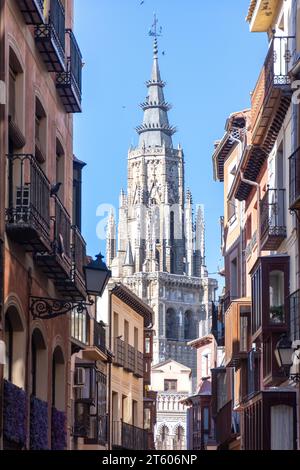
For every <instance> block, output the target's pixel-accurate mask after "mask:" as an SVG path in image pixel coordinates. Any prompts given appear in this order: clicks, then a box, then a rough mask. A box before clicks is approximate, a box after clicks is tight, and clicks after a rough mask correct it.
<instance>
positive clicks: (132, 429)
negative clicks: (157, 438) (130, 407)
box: [112, 421, 148, 450]
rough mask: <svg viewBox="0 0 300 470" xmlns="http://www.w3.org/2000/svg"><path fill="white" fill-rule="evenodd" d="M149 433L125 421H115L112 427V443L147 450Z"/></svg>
mask: <svg viewBox="0 0 300 470" xmlns="http://www.w3.org/2000/svg"><path fill="white" fill-rule="evenodd" d="M147 436H148V433H147V431H146V430H145V429H141V428H138V427H136V426H133V425H131V424H127V423H124V422H123V421H114V422H113V427H112V445H113V447H114V448H121V449H126V450H146V449H147Z"/></svg>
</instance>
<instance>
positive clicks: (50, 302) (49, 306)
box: [29, 253, 111, 320]
mask: <svg viewBox="0 0 300 470" xmlns="http://www.w3.org/2000/svg"><path fill="white" fill-rule="evenodd" d="M102 260H103V256H102V255H101V253H100V254H99V255H97V256H96V260H93V261H91V262H90V263H89V264H88V265H87V266H84V267H83V269H84V274H85V287H86V292H87V294H88V295H89V296H93V295H94V296H99V297H101V296H102V295H103V292H104V290H105V288H106V286H107V283H108V281H109V279H110V277H111V271H110V270H109V269H108V268H107V266H106V264H105V263H104V262H103V261H102ZM92 305H94V301H93V299H90V300H89V301H88V302H86V301H84V300H79V301H74V300H72V299H70V300H68V299H67V300H62V299H48V298H45V297H32V296H31V297H30V307H29V309H30V312H31V314H32V316H33V318H40V319H42V320H51V319H52V318H56V317H59V316H62V315H66V314H67V313H69V312H71V311H73V310H75V309H76V310H77V312H78V313H83V312H84V311H86V310H87V308H88V307H90V306H92Z"/></svg>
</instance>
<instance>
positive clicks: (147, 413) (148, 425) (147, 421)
mask: <svg viewBox="0 0 300 470" xmlns="http://www.w3.org/2000/svg"><path fill="white" fill-rule="evenodd" d="M144 429H151V410H150V409H149V408H145V409H144Z"/></svg>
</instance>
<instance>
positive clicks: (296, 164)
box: [289, 147, 300, 210]
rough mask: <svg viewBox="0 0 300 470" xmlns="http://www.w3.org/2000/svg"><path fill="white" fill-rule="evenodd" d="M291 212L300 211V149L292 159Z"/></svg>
mask: <svg viewBox="0 0 300 470" xmlns="http://www.w3.org/2000/svg"><path fill="white" fill-rule="evenodd" d="M289 188H290V210H296V209H297V210H298V209H300V147H299V148H298V149H297V150H296V151H295V152H294V153H293V154H292V155H291V157H290V184H289Z"/></svg>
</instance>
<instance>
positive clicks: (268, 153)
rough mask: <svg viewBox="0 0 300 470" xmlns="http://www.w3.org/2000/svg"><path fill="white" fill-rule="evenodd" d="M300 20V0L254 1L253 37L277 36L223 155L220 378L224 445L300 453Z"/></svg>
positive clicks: (219, 429) (218, 155)
mask: <svg viewBox="0 0 300 470" xmlns="http://www.w3.org/2000/svg"><path fill="white" fill-rule="evenodd" d="M299 19H300V3H299V1H297V0H288V1H280V0H277V1H271V0H269V1H259V0H252V1H251V4H250V7H249V12H248V16H247V21H248V22H249V24H250V31H251V32H265V33H267V35H268V39H269V49H268V52H267V55H266V59H265V63H264V65H263V67H262V70H261V72H260V74H259V77H258V81H257V83H256V85H255V88H254V90H253V93H252V95H251V108H250V109H249V110H244V111H242V112H238V113H234V114H232V115H231V116H230V117H229V118H228V120H227V123H226V128H225V131H226V132H225V135H224V137H223V138H222V140H221V141H218V142H217V143H216V146H215V152H214V156H213V161H214V172H215V178H216V179H217V180H218V181H220V182H223V183H224V219H223V225H222V229H223V247H222V249H223V254H224V259H225V278H226V287H225V295H224V297H223V299H222V306H221V309H222V314H221V318H223V322H224V327H225V358H224V361H223V364H222V367H219V368H217V369H215V370H214V371H213V395H214V397H213V398H214V404H215V407H214V417H215V424H216V440H217V445H218V446H219V448H241V449H243V450H268V449H271V450H276V449H278V450H280V449H281V450H283V449H290V450H292V449H296V448H297V446H299V405H298V406H297V403H298V404H299V388H298V387H297V386H296V384H295V382H294V380H292V375H291V378H289V374H287V373H285V372H284V371H283V369H282V368H281V367H280V365H279V363H278V361H277V360H276V355H275V353H276V350H277V345H278V342H279V340H280V339H281V338H282V336H283V335H284V337H286V338H287V339H289V340H290V341H291V344H292V345H293V347H294V349H297V348H298V347H299V342H298V341H299V339H300V338H299V335H300V330H299V315H300V314H299V218H298V217H299V214H298V210H299V204H298V201H299V150H298V147H299V100H298V99H297V97H298V95H297V96H295V94H294V90H295V89H297V86H296V87H295V85H296V83H295V80H297V79H298V78H299V75H298V73H299V72H298V70H299V52H300V41H299V38H300V29H299V25H300V22H299V21H300V20H299ZM298 367H299V366H298ZM291 372H294V373H299V370H296V371H295V370H293V368H292V369H291ZM266 429H268V433H266V432H265V430H266ZM282 429H285V432H284V433H282Z"/></svg>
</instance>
